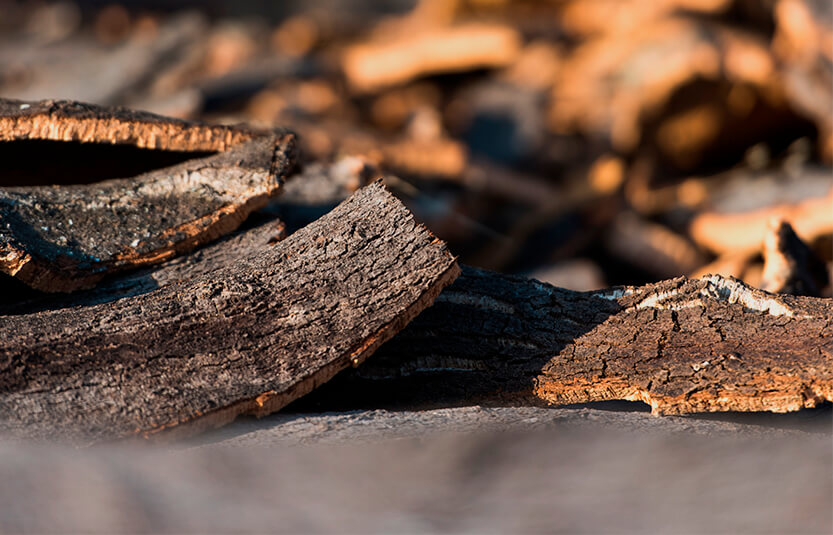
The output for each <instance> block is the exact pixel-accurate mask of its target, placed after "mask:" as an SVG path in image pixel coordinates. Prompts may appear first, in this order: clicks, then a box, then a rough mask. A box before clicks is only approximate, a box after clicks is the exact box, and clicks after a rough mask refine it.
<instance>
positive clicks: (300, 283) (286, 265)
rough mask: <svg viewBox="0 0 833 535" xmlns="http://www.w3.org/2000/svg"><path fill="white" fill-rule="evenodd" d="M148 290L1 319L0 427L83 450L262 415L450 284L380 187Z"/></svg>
mask: <svg viewBox="0 0 833 535" xmlns="http://www.w3.org/2000/svg"><path fill="white" fill-rule="evenodd" d="M246 253H249V252H245V253H241V255H240V257H239V258H238V259H237V261H236V262H235V263H234V264H233V265H230V266H226V267H223V268H220V269H217V270H213V271H210V272H207V273H205V274H203V275H200V276H197V277H195V278H193V279H188V280H183V281H182V282H178V283H173V284H169V285H167V286H165V287H163V288H161V289H159V290H157V291H154V292H150V293H145V294H142V295H138V296H135V297H128V298H125V299H120V300H117V301H113V302H109V303H104V304H100V305H95V306H89V307H79V308H71V309H60V310H52V311H44V312H39V313H33V314H25V315H17V316H4V317H0V330H2V332H3V333H4V341H3V344H2V347H0V419H2V420H1V421H0V429H2V432H3V433H6V434H10V435H13V436H32V437H41V438H46V437H60V438H67V439H70V440H78V441H97V440H105V439H113V438H118V437H127V436H135V435H142V436H150V435H154V434H156V433H161V432H163V431H167V433H168V434H186V433H193V432H196V431H199V430H201V429H204V428H210V427H216V426H219V425H222V424H224V423H227V422H228V421H230V420H232V419H234V417H235V416H237V415H238V414H243V413H250V414H256V415H262V414H267V413H269V412H272V411H274V410H277V409H279V408H281V407H283V406H284V405H286V404H287V403H289V402H290V401H292V400H294V399H296V398H298V397H300V396H302V395H304V394H306V393H307V392H309V391H310V390H312V389H313V388H315V387H316V386H318V385H320V384H322V383H323V382H325V381H327V380H328V379H330V378H331V377H332V376H333V375H334V374H335V373H337V372H338V371H340V370H341V369H343V368H345V367H348V366H350V365H351V364H352V365H354V366H355V365H358V364H359V363H361V362H362V361H363V360H364V359H365V358H367V356H368V355H369V354H371V353H372V352H373V351H374V350H375V349H376V348H377V347H378V346H379V345H380V344H381V343H383V342H384V341H386V340H388V339H389V338H390V337H391V336H393V334H395V333H396V332H397V331H398V330H400V329H401V328H402V327H404V326H405V325H406V324H407V323H408V322H409V321H410V320H411V319H412V318H413V317H414V316H416V315H417V314H418V313H419V312H420V311H422V310H423V309H424V308H425V307H427V306H429V305H430V304H431V302H432V301H433V299H434V297H436V295H437V294H438V293H439V292H440V291H441V290H442V288H443V287H444V286H445V285H447V284H449V283H450V282H451V281H452V280H453V279H454V278H455V277H456V276H457V274H458V273H459V268H458V267H457V265H456V262H455V260H454V258H453V257H452V256H451V255H450V254H449V253H448V251H447V250H446V247H445V245H444V244H443V243H442V242H441V241H439V240H438V239H436V238H435V237H434V236H433V235H431V234H430V233H429V232H428V231H427V230H426V229H425V228H424V227H422V226H421V225H419V224H417V223H416V222H415V221H414V219H413V217H412V216H411V215H410V214H409V213H408V212H407V210H406V209H405V207H404V206H403V205H402V204H401V203H400V202H399V201H398V200H396V199H395V198H394V197H393V196H392V195H390V194H389V193H387V192H386V191H385V190H384V188H383V187H382V186H381V185H379V184H374V185H372V186H368V187H367V188H364V189H362V190H360V191H359V192H357V193H356V194H355V195H354V196H353V197H351V198H350V199H348V200H347V201H345V202H344V203H342V204H341V205H340V206H339V207H338V208H336V209H335V210H334V211H332V212H331V213H329V214H328V215H327V216H325V217H323V218H321V219H320V220H318V221H316V222H315V223H313V224H311V225H309V226H307V227H305V228H304V229H301V230H300V231H298V232H296V233H294V234H293V235H292V236H290V237H289V238H287V239H286V240H284V241H282V242H279V243H278V244H276V245H266V246H264V247H263V248H261V249H259V250H255V251H254V252H251V253H250V254H246Z"/></svg>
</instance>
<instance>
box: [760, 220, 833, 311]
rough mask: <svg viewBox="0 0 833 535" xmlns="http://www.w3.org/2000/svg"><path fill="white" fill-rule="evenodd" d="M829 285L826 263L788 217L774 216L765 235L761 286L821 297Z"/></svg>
mask: <svg viewBox="0 0 833 535" xmlns="http://www.w3.org/2000/svg"><path fill="white" fill-rule="evenodd" d="M829 285H830V276H829V274H828V273H827V266H825V265H824V262H822V261H821V260H820V259H819V257H818V256H816V253H814V252H813V250H812V249H810V248H809V247H808V246H807V244H806V243H804V242H803V241H802V240H801V238H799V237H798V235H797V234H796V233H795V231H794V230H793V228H792V225H790V224H789V223H788V222H787V221H783V220H781V221H779V220H774V221H773V222H772V224H771V225H770V228H769V233H768V234H767V236H766V238H765V239H764V271H763V275H762V280H761V286H760V287H761V288H762V289H764V290H767V291H769V292H774V293H788V294H793V295H809V296H812V297H821V296H822V295H823V293H824V292H825V290H826V289H827V287H828V286H829Z"/></svg>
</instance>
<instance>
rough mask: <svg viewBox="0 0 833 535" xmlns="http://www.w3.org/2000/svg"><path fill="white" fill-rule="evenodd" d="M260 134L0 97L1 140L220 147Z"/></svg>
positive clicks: (55, 102)
mask: <svg viewBox="0 0 833 535" xmlns="http://www.w3.org/2000/svg"><path fill="white" fill-rule="evenodd" d="M261 135H263V132H260V131H257V130H254V129H251V128H247V127H244V126H239V125H237V126H223V125H207V124H202V123H195V122H190V121H183V120H181V119H173V118H170V117H163V116H161V115H156V114H153V113H147V112H142V111H135V110H130V109H127V108H119V107H105V106H97V105H95V104H86V103H82V102H74V101H69V100H41V101H33V102H25V101H22V100H11V99H0V141H19V140H35V139H38V140H49V141H65V142H70V141H72V142H77V143H109V144H114V145H132V146H135V147H139V148H144V149H159V150H170V151H187V152H206V151H208V152H220V151H225V150H228V149H230V148H231V147H234V146H236V145H240V144H241V143H245V142H246V141H250V140H252V139H254V138H256V137H259V136H261Z"/></svg>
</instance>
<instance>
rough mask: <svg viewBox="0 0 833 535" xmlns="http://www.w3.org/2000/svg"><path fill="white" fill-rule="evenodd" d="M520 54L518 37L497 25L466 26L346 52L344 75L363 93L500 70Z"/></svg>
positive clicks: (385, 40)
mask: <svg viewBox="0 0 833 535" xmlns="http://www.w3.org/2000/svg"><path fill="white" fill-rule="evenodd" d="M519 50H520V36H519V35H518V33H517V32H516V31H515V30H514V29H513V28H511V27H509V26H505V25H499V24H487V23H475V22H472V23H466V24H459V25H453V26H438V27H430V28H423V29H420V30H417V31H413V30H411V31H404V32H402V33H399V34H398V35H396V36H393V35H384V36H383V38H379V39H376V40H373V41H371V42H369V43H363V44H357V45H353V46H352V47H350V48H349V49H348V50H347V51H346V52H345V56H344V62H343V63H344V65H343V67H344V73H345V75H346V76H347V80H348V81H349V82H350V84H351V86H352V87H353V88H354V89H356V90H357V91H362V92H369V91H374V90H377V89H380V88H384V87H387V86H391V85H396V84H400V83H403V82H407V81H409V80H412V79H414V78H418V77H420V76H426V75H431V74H438V73H449V72H460V71H467V70H474V69H480V68H494V67H503V66H505V65H508V64H509V63H511V62H512V60H513V59H514V58H515V57H516V56H517V54H518V52H519Z"/></svg>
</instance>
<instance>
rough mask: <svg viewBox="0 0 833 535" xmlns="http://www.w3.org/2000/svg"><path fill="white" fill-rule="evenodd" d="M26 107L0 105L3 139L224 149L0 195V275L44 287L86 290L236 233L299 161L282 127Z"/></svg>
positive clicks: (70, 106)
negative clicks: (131, 172)
mask: <svg viewBox="0 0 833 535" xmlns="http://www.w3.org/2000/svg"><path fill="white" fill-rule="evenodd" d="M24 105H25V104H23V103H19V102H16V101H0V138H2V139H6V140H15V139H29V140H31V139H52V140H58V141H67V140H73V139H74V140H80V141H83V142H86V141H90V142H94V141H95V142H106V143H115V144H119V143H124V144H133V145H135V146H138V147H153V148H161V149H165V150H169V149H170V150H188V151H205V150H209V151H215V150H216V151H222V150H226V149H228V150H227V151H226V152H221V153H220V154H216V155H214V156H208V157H205V158H194V159H190V160H187V161H186V162H184V163H181V164H179V165H176V166H172V167H165V168H163V169H158V170H155V171H151V172H148V173H145V174H141V175H139V176H136V177H132V178H121V179H113V180H107V181H104V182H99V183H95V184H86V185H71V186H63V187H51V186H30V187H14V188H4V189H2V190H0V225H2V226H0V270H1V271H3V272H5V273H7V274H9V275H12V276H14V277H16V278H18V279H19V280H21V281H22V282H24V283H25V284H27V285H29V286H31V287H33V288H36V289H38V290H42V291H64V292H68V291H73V290H77V289H80V288H89V287H91V286H92V285H94V284H95V283H96V282H97V281H98V280H100V279H101V277H102V276H103V275H104V274H106V273H108V272H112V271H118V270H123V269H127V268H131V267H135V266H140V265H145V264H150V263H156V262H160V261H162V260H166V259H168V258H171V257H172V256H174V255H176V254H178V253H182V252H184V251H188V250H190V249H193V248H194V247H195V246H197V245H199V244H201V243H205V242H207V241H211V240H213V239H216V238H217V237H219V236H221V235H223V234H226V233H228V232H230V231H231V230H234V229H235V228H236V227H237V226H238V225H239V224H240V223H241V222H242V221H243V220H244V219H245V218H246V217H247V216H248V215H249V214H250V213H251V212H252V211H253V210H256V209H258V208H261V207H262V206H264V205H265V204H266V202H267V201H268V199H269V198H270V197H273V196H274V195H276V194H277V192H278V191H279V188H280V187H281V184H282V183H283V180H284V177H285V176H286V175H287V174H288V173H289V171H290V170H291V169H292V167H293V166H294V163H295V139H294V136H293V135H292V134H289V133H286V132H275V133H261V134H258V135H257V136H255V133H254V132H253V131H249V130H245V129H240V130H236V129H234V128H228V127H210V126H205V125H196V124H191V123H185V122H182V121H175V120H170V119H166V118H162V117H158V116H154V115H151V114H144V113H138V112H130V111H128V110H123V109H111V108H98V107H95V106H88V105H83V104H77V103H69V102H63V103H54V104H50V103H48V102H41V103H32V104H30V105H29V107H28V108H26V109H25V110H20V108H21V106H24ZM15 110H17V111H15ZM18 112H19V113H18ZM247 140H248V141H247ZM79 146H80V145H79ZM47 157H48V156H47ZM136 157H137V158H141V156H136Z"/></svg>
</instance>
